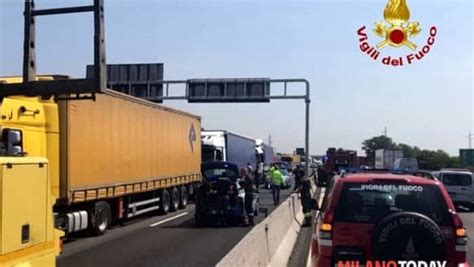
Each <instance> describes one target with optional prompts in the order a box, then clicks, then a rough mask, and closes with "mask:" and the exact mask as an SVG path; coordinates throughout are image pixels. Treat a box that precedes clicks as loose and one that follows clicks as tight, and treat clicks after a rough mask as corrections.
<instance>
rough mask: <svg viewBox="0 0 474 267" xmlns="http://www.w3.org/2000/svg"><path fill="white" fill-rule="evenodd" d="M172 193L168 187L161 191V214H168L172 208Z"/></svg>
mask: <svg viewBox="0 0 474 267" xmlns="http://www.w3.org/2000/svg"><path fill="white" fill-rule="evenodd" d="M170 201H171V200H170V193H169V192H168V190H166V189H162V190H161V191H160V202H159V206H160V214H166V213H168V211H169V210H170Z"/></svg>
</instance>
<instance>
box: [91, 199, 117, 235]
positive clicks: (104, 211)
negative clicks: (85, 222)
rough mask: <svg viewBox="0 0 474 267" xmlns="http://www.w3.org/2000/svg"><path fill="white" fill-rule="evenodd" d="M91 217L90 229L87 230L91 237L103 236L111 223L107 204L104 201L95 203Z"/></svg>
mask: <svg viewBox="0 0 474 267" xmlns="http://www.w3.org/2000/svg"><path fill="white" fill-rule="evenodd" d="M91 215H92V216H91V227H90V228H89V229H90V231H91V233H92V234H93V235H102V234H105V232H107V229H108V228H109V227H110V222H111V221H112V214H111V212H110V205H109V203H107V202H105V201H99V202H97V203H95V204H94V208H93V210H92V212H91Z"/></svg>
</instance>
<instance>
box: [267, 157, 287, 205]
mask: <svg viewBox="0 0 474 267" xmlns="http://www.w3.org/2000/svg"><path fill="white" fill-rule="evenodd" d="M283 182H284V181H283V175H282V174H281V172H280V171H279V170H278V169H277V168H275V166H272V167H271V169H270V183H271V188H272V195H273V203H274V204H275V205H277V204H278V203H280V188H281V185H282V184H283Z"/></svg>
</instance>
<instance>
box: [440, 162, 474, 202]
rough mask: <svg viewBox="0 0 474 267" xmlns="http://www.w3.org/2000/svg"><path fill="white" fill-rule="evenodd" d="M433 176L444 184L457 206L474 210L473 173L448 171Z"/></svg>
mask: <svg viewBox="0 0 474 267" xmlns="http://www.w3.org/2000/svg"><path fill="white" fill-rule="evenodd" d="M432 174H433V175H434V176H435V177H437V178H438V179H439V180H440V181H441V182H443V183H444V186H446V189H447V190H448V193H449V195H450V196H451V199H452V200H453V202H454V204H455V205H460V206H465V207H466V208H469V209H470V210H474V185H473V183H472V173H471V172H469V171H467V170H456V169H446V170H441V171H437V172H433V173H432Z"/></svg>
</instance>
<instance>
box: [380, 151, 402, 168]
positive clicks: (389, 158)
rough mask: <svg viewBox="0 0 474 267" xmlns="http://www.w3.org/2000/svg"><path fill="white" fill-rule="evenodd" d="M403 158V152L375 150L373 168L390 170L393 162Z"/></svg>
mask: <svg viewBox="0 0 474 267" xmlns="http://www.w3.org/2000/svg"><path fill="white" fill-rule="evenodd" d="M401 158H403V151H401V150H388V149H377V150H375V168H376V169H392V168H393V167H394V164H395V161H397V160H398V159H401Z"/></svg>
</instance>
